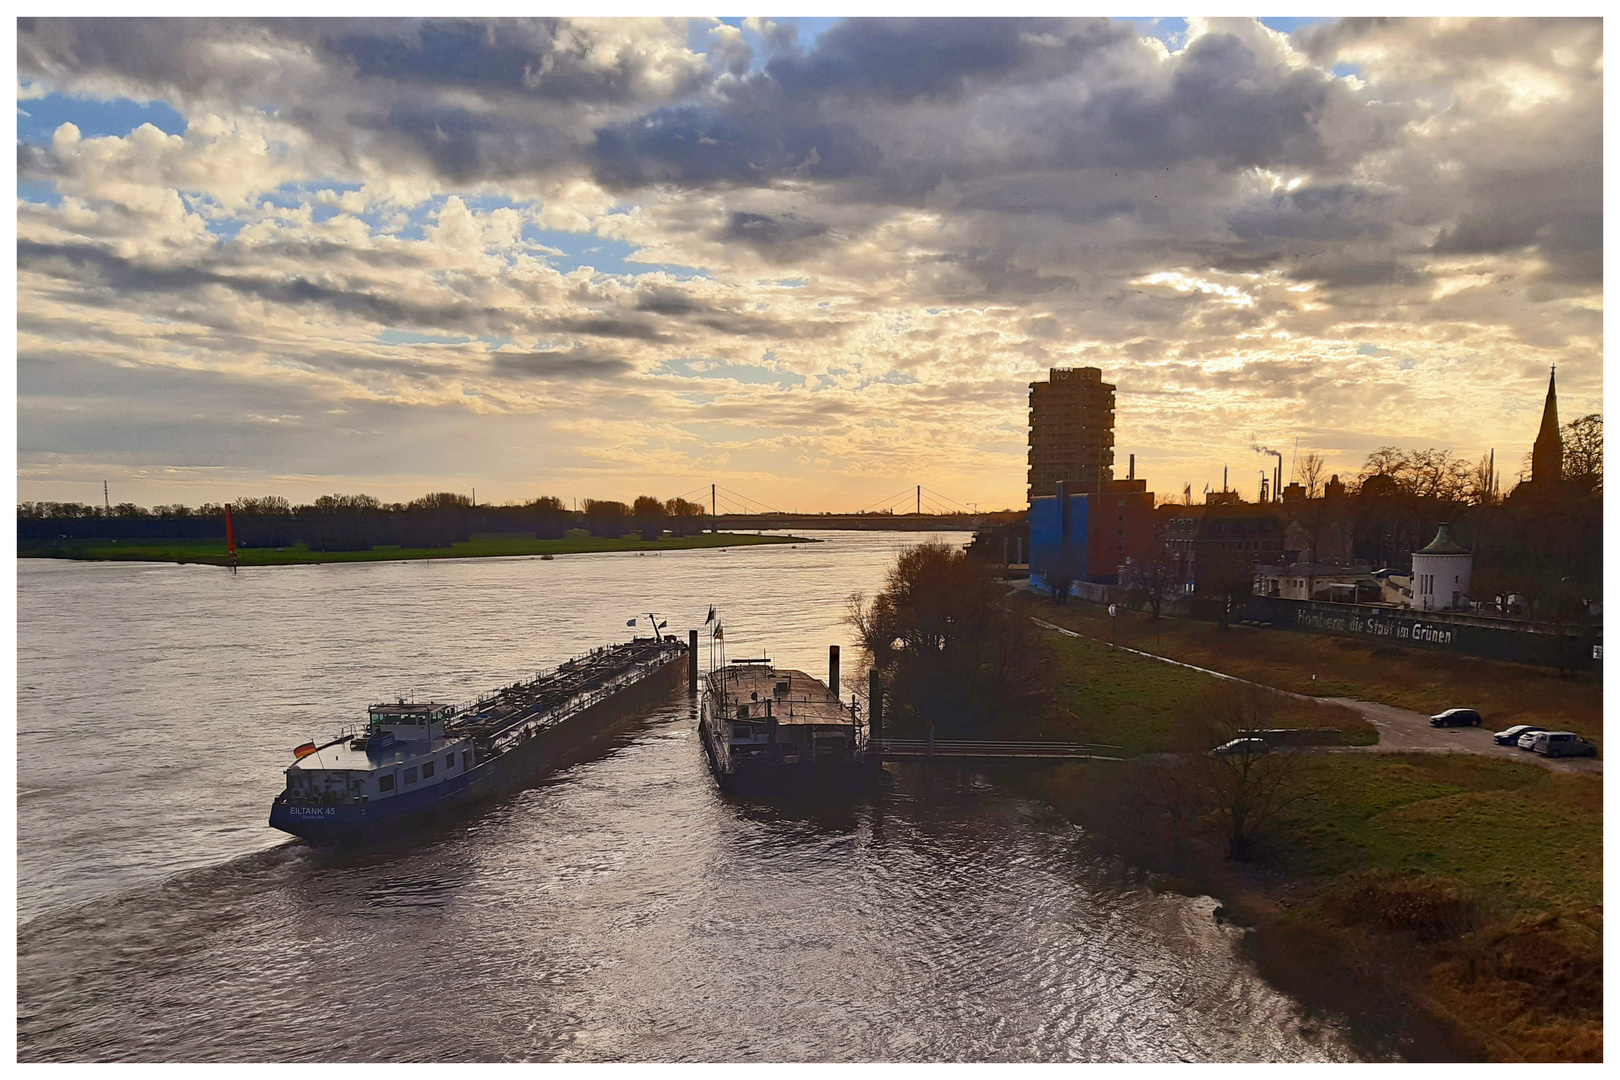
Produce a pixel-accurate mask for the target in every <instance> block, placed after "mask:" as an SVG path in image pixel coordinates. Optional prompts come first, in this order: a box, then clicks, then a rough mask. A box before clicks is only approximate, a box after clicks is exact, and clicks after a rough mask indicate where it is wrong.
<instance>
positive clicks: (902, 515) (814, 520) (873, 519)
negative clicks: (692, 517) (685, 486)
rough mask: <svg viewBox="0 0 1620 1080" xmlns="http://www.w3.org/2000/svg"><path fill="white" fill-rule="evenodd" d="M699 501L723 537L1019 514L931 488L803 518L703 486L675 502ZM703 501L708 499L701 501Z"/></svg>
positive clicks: (942, 523)
mask: <svg viewBox="0 0 1620 1080" xmlns="http://www.w3.org/2000/svg"><path fill="white" fill-rule="evenodd" d="M694 495H695V496H697V502H698V504H699V505H701V506H705V507H706V508H707V509H708V511H709V514H708V520H709V521H711V522H712V523H713V527H714V528H716V529H718V530H720V531H723V532H736V531H740V530H746V529H893V530H897V531H918V530H942V531H943V530H962V531H965V532H971V531H974V530H976V529H979V528H982V527H983V526H985V525H997V524H1003V523H1006V522H1010V521H1011V520H1013V519H1015V518H1018V517H1020V516H1022V513H1023V512H1022V511H1013V510H1000V511H981V510H980V509H979V506H978V504H977V503H964V502H959V501H957V500H956V499H953V498H951V497H950V496H948V495H942V494H940V493H939V492H937V491H935V490H933V489H932V488H928V487H924V486H923V485H921V484H914V485H912V486H910V487H907V488H904V489H903V490H901V491H897V492H895V493H894V494H893V495H890V496H888V497H886V498H883V499H879V500H878V501H877V502H874V503H869V504H867V505H866V506H863V507H860V508H858V509H857V510H855V511H854V512H853V513H839V514H801V513H799V512H798V511H793V512H791V513H790V512H788V511H785V510H782V509H780V508H778V507H775V506H772V505H770V504H769V503H766V502H764V501H762V500H760V499H756V498H754V497H752V496H749V495H744V494H743V493H742V492H740V491H733V490H732V489H730V488H728V487H724V486H722V485H720V484H714V483H709V484H703V485H701V486H699V487H695V488H692V489H691V490H689V491H684V492H682V493H681V494H680V495H678V496H676V498H678V499H683V500H685V499H687V498H689V497H690V496H694ZM705 496H707V497H706V498H705Z"/></svg>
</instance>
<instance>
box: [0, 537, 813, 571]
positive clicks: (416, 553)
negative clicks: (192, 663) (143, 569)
mask: <svg viewBox="0 0 1620 1080" xmlns="http://www.w3.org/2000/svg"><path fill="white" fill-rule="evenodd" d="M814 542H815V541H813V540H810V539H807V538H805V537H799V536H763V535H756V534H752V533H701V534H699V535H697V536H672V537H665V538H663V539H659V540H643V539H641V538H640V537H630V536H626V537H601V536H577V537H575V536H570V537H564V538H562V539H560V540H537V539H535V538H534V537H532V536H529V535H528V534H526V533H475V534H473V536H472V538H471V539H470V540H465V541H462V542H461V543H458V544H452V545H450V546H449V547H439V548H406V547H399V546H395V545H382V546H379V547H374V548H370V549H368V550H365V551H310V550H309V549H308V548H306V547H305V546H304V545H302V544H297V545H294V546H292V547H288V548H285V549H277V548H237V552H236V554H237V565H239V566H291V565H298V564H306V563H353V562H389V561H394V560H405V559H488V558H500V557H510V556H518V555H584V554H593V553H597V552H604V551H649V552H658V551H686V550H691V549H695V548H726V547H747V546H750V545H757V544H809V543H814ZM17 556H18V557H19V558H25V559H26V558H55V559H83V560H89V561H107V560H113V561H131V562H174V563H205V564H210V565H215V566H224V565H226V563H227V561H228V560H227V558H226V554H225V541H224V539H223V538H219V539H205V540H192V539H163V538H154V539H138V540H117V541H114V540H105V539H102V540H97V539H90V540H62V541H53V542H44V543H40V542H30V543H26V544H22V543H20V544H19V545H18V550H17Z"/></svg>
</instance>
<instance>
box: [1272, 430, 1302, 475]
mask: <svg viewBox="0 0 1620 1080" xmlns="http://www.w3.org/2000/svg"><path fill="white" fill-rule="evenodd" d="M1277 467H1278V468H1282V462H1281V461H1279V462H1277ZM1288 479H1289V480H1298V479H1299V436H1298V435H1295V436H1294V463H1293V464H1292V465H1290V466H1288Z"/></svg>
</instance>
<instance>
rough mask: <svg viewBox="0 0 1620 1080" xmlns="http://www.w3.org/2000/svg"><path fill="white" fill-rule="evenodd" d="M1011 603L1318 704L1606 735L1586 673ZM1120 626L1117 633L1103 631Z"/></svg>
mask: <svg viewBox="0 0 1620 1080" xmlns="http://www.w3.org/2000/svg"><path fill="white" fill-rule="evenodd" d="M1013 602H1014V603H1017V604H1022V605H1025V606H1026V608H1027V610H1028V611H1029V612H1030V613H1031V614H1033V615H1037V616H1039V617H1040V618H1043V619H1045V620H1047V621H1048V622H1053V623H1057V624H1058V625H1060V626H1067V627H1069V628H1070V629H1073V630H1076V631H1078V632H1080V633H1084V634H1090V635H1094V636H1097V637H1101V638H1107V637H1109V636H1110V635H1111V634H1114V633H1117V634H1118V641H1119V643H1120V644H1121V645H1128V646H1130V647H1131V648H1135V649H1143V650H1145V651H1147V652H1153V653H1158V654H1159V655H1161V656H1168V657H1170V658H1172V659H1175V660H1180V661H1182V662H1184V663H1188V664H1197V665H1199V666H1200V667H1207V668H1209V669H1211V670H1212V671H1221V672H1225V673H1226V674H1228V675H1235V676H1237V677H1238V678H1242V679H1249V680H1251V681H1253V682H1258V683H1262V684H1264V685H1266V686H1275V687H1277V688H1279V689H1282V690H1292V691H1294V692H1295V693H1299V694H1310V695H1313V696H1317V697H1348V698H1354V699H1356V700H1358V701H1377V702H1382V703H1384V704H1386V705H1395V706H1398V707H1400V708H1405V709H1414V710H1416V711H1418V712H1424V713H1436V712H1439V711H1440V710H1442V709H1449V708H1452V707H1454V706H1467V707H1470V708H1475V709H1478V710H1479V711H1480V713H1481V714H1482V715H1484V717H1485V722H1486V724H1488V725H1489V726H1491V727H1493V728H1496V729H1497V730H1500V729H1502V728H1505V727H1509V726H1511V725H1513V724H1527V723H1537V724H1541V725H1543V726H1546V727H1554V728H1560V729H1565V730H1569V731H1575V732H1578V733H1580V734H1581V735H1584V736H1585V737H1586V738H1588V739H1591V740H1592V741H1593V742H1596V743H1598V745H1599V746H1600V747H1601V745H1602V744H1601V742H1600V741H1599V740H1600V739H1601V737H1602V734H1603V686H1602V683H1601V682H1599V681H1598V680H1597V679H1596V678H1595V677H1593V676H1592V675H1589V674H1585V675H1581V676H1579V677H1578V678H1564V677H1562V676H1560V675H1559V674H1558V673H1557V672H1555V671H1551V670H1547V669H1544V668H1535V667H1529V666H1525V665H1520V664H1504V663H1499V662H1496V661H1492V660H1482V659H1478V658H1475V657H1467V656H1450V655H1447V654H1445V653H1438V652H1428V651H1424V650H1418V649H1404V648H1399V647H1396V646H1387V645H1370V644H1367V643H1365V642H1362V641H1359V640H1356V639H1353V638H1343V637H1335V636H1332V635H1329V634H1305V633H1299V632H1296V631H1291V630H1274V629H1273V630H1268V629H1259V628H1255V627H1247V626H1234V627H1232V628H1231V629H1229V630H1227V631H1226V632H1225V633H1222V632H1221V630H1220V629H1219V628H1218V627H1217V626H1215V625H1214V624H1213V623H1205V622H1198V621H1195V620H1192V619H1168V618H1166V619H1158V620H1154V619H1152V618H1150V617H1149V616H1148V615H1146V614H1145V613H1142V612H1134V611H1121V612H1120V615H1119V617H1118V619H1117V620H1111V619H1110V618H1109V617H1108V613H1107V609H1106V608H1104V607H1102V606H1101V605H1098V604H1088V603H1085V602H1083V601H1078V600H1072V599H1071V600H1070V601H1069V602H1068V603H1067V604H1065V605H1063V606H1062V607H1059V606H1057V605H1055V604H1053V603H1052V602H1051V601H1050V600H1049V599H1045V598H1042V597H1039V596H1035V595H1033V594H1030V593H1025V592H1020V593H1016V594H1014V600H1013ZM1115 621H1117V624H1118V625H1117V628H1116V627H1114V626H1110V623H1111V622H1115Z"/></svg>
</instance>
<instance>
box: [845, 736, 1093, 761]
mask: <svg viewBox="0 0 1620 1080" xmlns="http://www.w3.org/2000/svg"><path fill="white" fill-rule="evenodd" d="M1110 750H1111V751H1113V753H1106V752H1100V751H1110ZM1119 750H1120V747H1117V746H1103V745H1101V744H1095V743H1061V742H964V741H959V740H943V739H941V740H934V741H930V740H928V739H873V740H871V741H870V742H869V743H867V746H866V752H867V753H868V754H870V755H872V756H874V757H880V758H882V759H883V760H885V761H911V760H917V759H921V758H952V759H954V760H973V761H995V760H1004V759H1014V758H1056V759H1061V760H1070V761H1074V760H1080V761H1084V760H1097V761H1123V760H1125V759H1124V758H1122V757H1120V756H1119Z"/></svg>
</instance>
